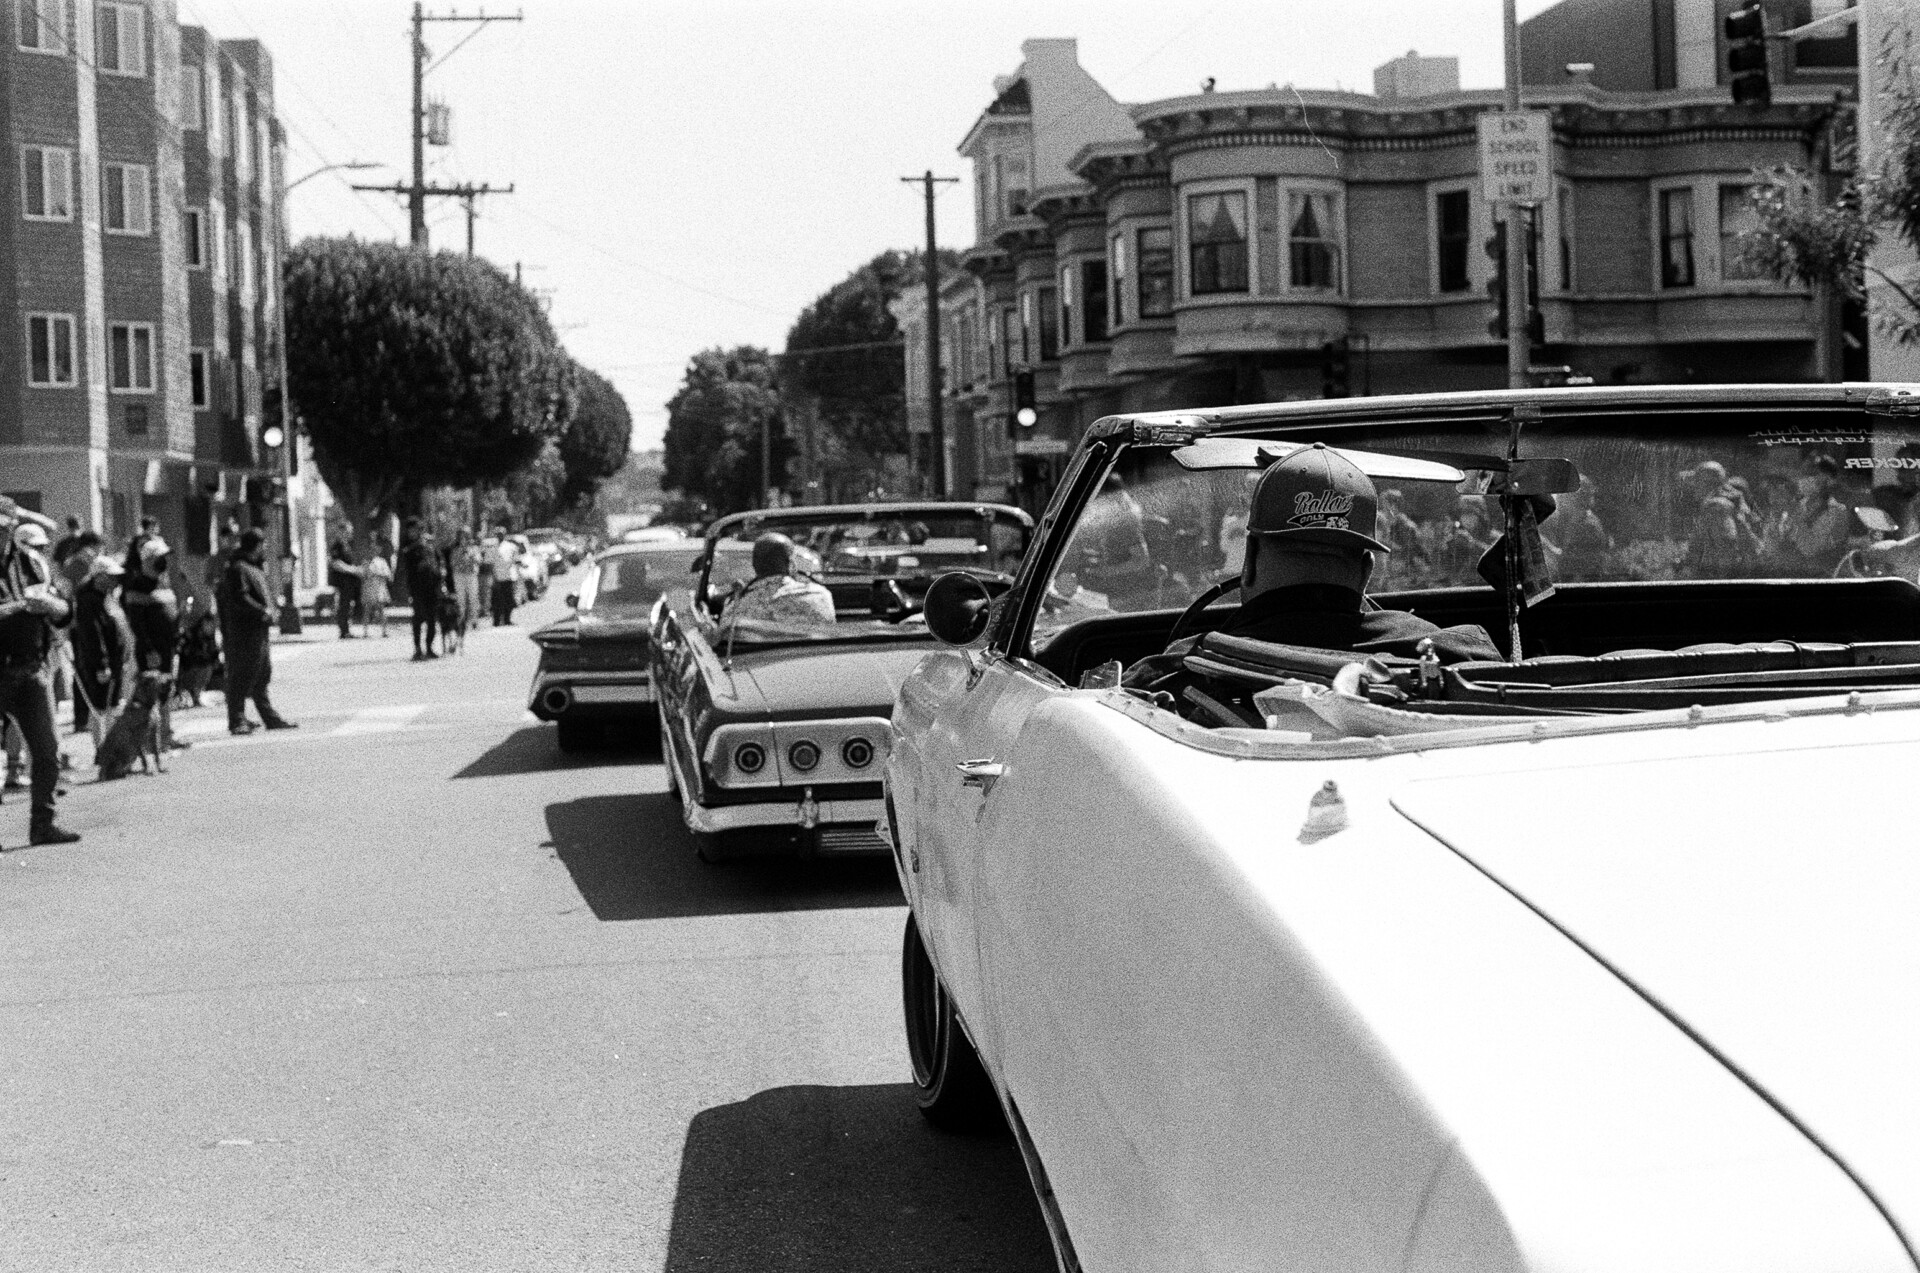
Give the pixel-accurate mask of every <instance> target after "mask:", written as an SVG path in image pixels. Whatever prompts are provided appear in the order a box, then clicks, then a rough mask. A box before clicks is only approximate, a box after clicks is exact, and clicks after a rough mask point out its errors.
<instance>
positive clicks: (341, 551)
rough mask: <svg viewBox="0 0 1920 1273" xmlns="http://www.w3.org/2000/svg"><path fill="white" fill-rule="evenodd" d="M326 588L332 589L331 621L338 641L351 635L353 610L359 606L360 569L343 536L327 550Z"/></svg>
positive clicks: (350, 547) (351, 549) (351, 548)
mask: <svg viewBox="0 0 1920 1273" xmlns="http://www.w3.org/2000/svg"><path fill="white" fill-rule="evenodd" d="M327 587H329V588H331V589H333V621H334V623H335V624H336V625H337V626H338V627H339V629H340V639H341V640H342V641H345V640H346V639H347V638H349V637H351V636H352V635H353V629H352V627H351V625H352V623H353V608H354V607H355V606H357V605H359V604H360V588H361V568H360V567H359V566H357V565H355V564H354V560H353V545H351V544H349V543H348V542H347V540H346V537H345V536H342V537H340V538H338V539H335V540H334V541H333V544H332V545H331V546H330V547H329V548H328V549H327Z"/></svg>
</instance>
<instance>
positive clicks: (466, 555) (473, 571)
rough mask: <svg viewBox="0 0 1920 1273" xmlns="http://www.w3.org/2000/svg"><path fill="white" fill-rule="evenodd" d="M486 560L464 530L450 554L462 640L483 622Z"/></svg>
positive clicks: (456, 535) (448, 560)
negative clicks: (482, 571) (482, 573)
mask: <svg viewBox="0 0 1920 1273" xmlns="http://www.w3.org/2000/svg"><path fill="white" fill-rule="evenodd" d="M485 556H486V554H485V553H484V552H482V551H481V549H480V545H478V544H476V543H474V542H473V532H472V531H471V530H468V529H467V528H466V527H465V526H462V527H461V528H460V529H459V531H458V532H457V533H455V535H454V537H453V547H452V549H451V550H449V552H448V553H447V567H448V573H449V574H450V575H451V576H452V579H453V596H454V600H455V601H457V602H459V603H460V635H461V636H465V635H466V634H467V633H469V632H471V631H473V628H474V625H475V624H477V623H479V622H480V563H481V561H482V560H483V559H484V558H485Z"/></svg>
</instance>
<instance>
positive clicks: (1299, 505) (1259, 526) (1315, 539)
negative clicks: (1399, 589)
mask: <svg viewBox="0 0 1920 1273" xmlns="http://www.w3.org/2000/svg"><path fill="white" fill-rule="evenodd" d="M1379 502H1380V501H1379V495H1378V493H1377V492H1376V491H1375V490H1374V486H1373V479H1372V478H1370V477H1368V476H1367V475H1366V474H1365V473H1362V472H1361V471H1360V468H1359V466H1358V465H1356V464H1355V463H1354V462H1353V461H1352V460H1349V459H1348V458H1347V457H1346V456H1344V455H1341V454H1340V453H1339V452H1337V451H1334V450H1332V449H1330V448H1329V447H1327V445H1326V444H1325V443H1322V442H1315V443H1314V444H1313V445H1312V446H1303V447H1301V448H1300V449H1299V450H1297V451H1295V452H1293V453H1292V454H1291V455H1288V456H1286V457H1285V458H1283V459H1280V460H1277V461H1275V462H1274V463H1273V464H1272V465H1271V466H1270V467H1269V468H1268V469H1267V471H1266V472H1265V473H1263V474H1261V476H1260V485H1259V486H1258V487H1256V488H1255V489H1254V492H1253V507H1252V508H1251V509H1250V510H1249V511H1248V514H1247V533H1248V534H1249V535H1271V536H1274V537H1275V538H1280V537H1286V538H1291V539H1296V540H1299V541H1300V542H1302V543H1323V544H1333V545H1336V546H1339V547H1346V548H1371V549H1373V550H1374V551H1375V552H1391V551H1392V550H1391V549H1389V548H1388V547H1387V546H1386V545H1385V544H1383V543H1381V542H1380V541H1379V540H1378V539H1376V538H1374V527H1375V525H1376V514H1377V512H1378V509H1379Z"/></svg>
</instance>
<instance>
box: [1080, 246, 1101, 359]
mask: <svg viewBox="0 0 1920 1273" xmlns="http://www.w3.org/2000/svg"><path fill="white" fill-rule="evenodd" d="M1080 312H1081V313H1082V314H1083V315H1085V318H1084V323H1085V326H1083V327H1082V328H1081V331H1080V335H1081V337H1082V338H1083V339H1084V340H1085V341H1086V343H1087V344H1089V345H1093V344H1098V343H1099V342H1101V341H1103V340H1105V339H1106V338H1107V263H1106V262H1105V261H1082V262H1080Z"/></svg>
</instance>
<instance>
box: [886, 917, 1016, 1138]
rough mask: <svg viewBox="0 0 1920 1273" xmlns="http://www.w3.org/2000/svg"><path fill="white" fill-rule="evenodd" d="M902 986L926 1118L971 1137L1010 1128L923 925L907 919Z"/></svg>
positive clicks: (917, 1094)
mask: <svg viewBox="0 0 1920 1273" xmlns="http://www.w3.org/2000/svg"><path fill="white" fill-rule="evenodd" d="M900 983H901V992H902V999H903V1000H904V1006H905V1008H906V1014H907V1054H908V1056H909V1057H910V1058H911V1060H912V1062H913V1087H914V1099H915V1100H916V1101H917V1102H918V1103H919V1106H920V1112H921V1114H923V1115H924V1116H925V1117H926V1120H927V1121H928V1122H930V1123H932V1124H933V1125H934V1126H935V1127H938V1128H940V1129H941V1130H942V1131H949V1132H965V1133H972V1134H981V1133H990V1132H999V1131H1004V1130H1005V1129H1006V1119H1005V1117H1004V1116H1003V1115H1002V1114H1001V1112H1000V1102H999V1100H998V1098H996V1097H995V1096H994V1092H993V1084H992V1082H991V1081H990V1080H989V1079H988V1078H987V1071H986V1067H985V1066H983V1065H981V1064H980V1057H979V1054H978V1053H976V1052H975V1051H974V1050H973V1044H972V1043H970V1042H968V1040H967V1035H966V1032H965V1031H964V1030H962V1029H961V1028H960V1019H959V1017H958V1016H957V1015H956V1014H955V1013H954V1010H953V1001H952V1000H951V999H949V998H948V997H947V988H946V987H945V986H944V985H942V984H941V982H940V974H939V973H937V972H935V971H934V968H933V961H932V960H931V959H929V958H928V957H927V948H926V946H925V944H924V943H922V942H921V940H920V926H919V924H917V923H915V922H914V918H913V916H911V915H909V916H907V931H906V936H905V938H904V940H903V941H902V943H901V954H900Z"/></svg>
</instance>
